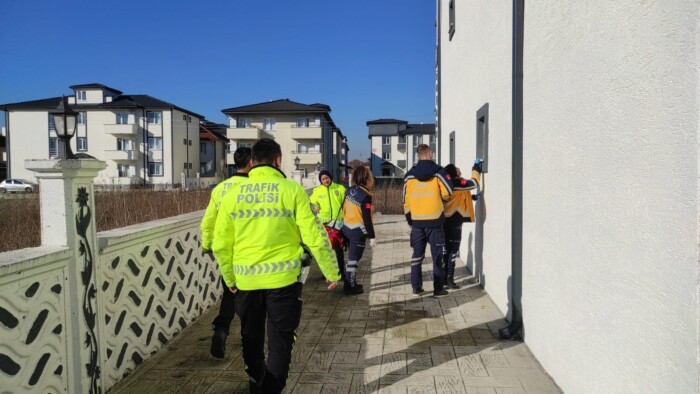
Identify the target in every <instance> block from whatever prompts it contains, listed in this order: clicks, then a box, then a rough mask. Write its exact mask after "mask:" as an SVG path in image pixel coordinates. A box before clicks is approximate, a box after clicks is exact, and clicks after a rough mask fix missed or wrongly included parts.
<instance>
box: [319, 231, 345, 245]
mask: <svg viewBox="0 0 700 394" xmlns="http://www.w3.org/2000/svg"><path fill="white" fill-rule="evenodd" d="M324 227H325V226H324ZM326 232H327V233H328V239H329V240H330V241H331V247H333V249H338V248H342V247H343V245H344V244H345V237H343V233H341V232H340V230H336V229H334V228H333V227H326Z"/></svg>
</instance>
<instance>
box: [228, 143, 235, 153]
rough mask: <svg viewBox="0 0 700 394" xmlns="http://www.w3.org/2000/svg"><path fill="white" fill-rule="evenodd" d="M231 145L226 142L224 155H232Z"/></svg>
mask: <svg viewBox="0 0 700 394" xmlns="http://www.w3.org/2000/svg"><path fill="white" fill-rule="evenodd" d="M232 149H233V143H231V142H227V143H226V153H232V152H233V150H232Z"/></svg>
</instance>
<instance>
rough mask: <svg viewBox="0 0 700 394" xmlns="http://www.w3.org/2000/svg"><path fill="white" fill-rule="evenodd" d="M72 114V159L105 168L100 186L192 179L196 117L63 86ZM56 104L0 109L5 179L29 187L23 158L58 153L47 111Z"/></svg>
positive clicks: (103, 89) (149, 100) (155, 103)
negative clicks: (86, 158) (77, 156)
mask: <svg viewBox="0 0 700 394" xmlns="http://www.w3.org/2000/svg"><path fill="white" fill-rule="evenodd" d="M70 89H72V91H73V93H72V94H71V95H70V96H68V97H67V98H68V104H69V105H70V106H71V108H72V109H73V110H74V111H76V112H78V119H77V122H78V125H77V130H76V133H75V136H74V137H73V138H72V139H71V141H70V144H71V149H72V150H73V152H75V153H85V154H88V155H91V156H93V157H95V158H96V159H98V160H102V161H105V162H106V163H107V167H106V168H105V169H104V170H103V171H100V173H99V174H98V176H97V178H96V179H95V183H96V184H102V185H157V184H163V185H167V184H179V183H181V182H183V178H191V177H195V176H196V174H197V173H198V172H199V165H200V157H199V121H200V119H202V118H203V116H201V115H199V114H197V113H194V112H192V111H189V110H187V109H183V108H181V107H178V106H176V105H174V104H171V103H168V102H166V101H163V100H160V99H157V98H154V97H151V96H148V95H143V94H138V95H125V94H123V93H122V92H121V91H119V90H117V89H113V88H110V87H108V86H105V85H102V84H99V83H90V84H82V85H73V86H70ZM60 101H61V97H52V98H47V99H39V100H33V101H25V102H20V103H11V104H3V105H0V110H3V111H5V128H6V143H7V156H8V159H7V177H13V178H24V179H28V180H35V179H34V173H33V172H31V171H28V170H26V169H25V168H24V161H25V160H27V159H49V158H55V157H58V156H59V152H60V151H61V150H62V149H63V147H62V144H61V143H60V142H59V140H58V138H57V135H56V130H55V127H54V124H53V119H52V118H51V117H50V116H49V112H51V111H53V110H54V109H55V108H56V107H58V105H59V102H60Z"/></svg>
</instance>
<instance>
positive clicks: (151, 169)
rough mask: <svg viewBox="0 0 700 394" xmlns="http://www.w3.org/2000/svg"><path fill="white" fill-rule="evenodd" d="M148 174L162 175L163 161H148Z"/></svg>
mask: <svg viewBox="0 0 700 394" xmlns="http://www.w3.org/2000/svg"><path fill="white" fill-rule="evenodd" d="M148 176H163V163H162V162H154V161H149V162H148Z"/></svg>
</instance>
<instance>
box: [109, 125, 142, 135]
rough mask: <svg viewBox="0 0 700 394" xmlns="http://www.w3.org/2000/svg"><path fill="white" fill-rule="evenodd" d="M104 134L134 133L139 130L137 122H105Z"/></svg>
mask: <svg viewBox="0 0 700 394" xmlns="http://www.w3.org/2000/svg"><path fill="white" fill-rule="evenodd" d="M104 131H105V134H120V135H136V134H137V133H138V131H139V125H137V124H106V125H104Z"/></svg>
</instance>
